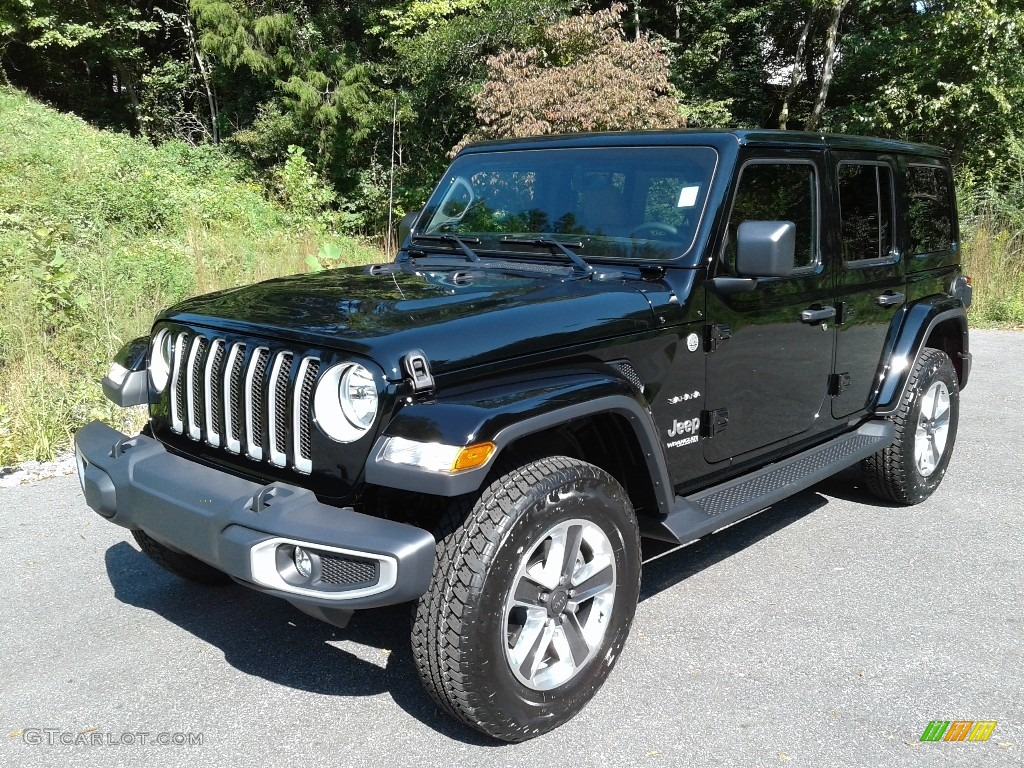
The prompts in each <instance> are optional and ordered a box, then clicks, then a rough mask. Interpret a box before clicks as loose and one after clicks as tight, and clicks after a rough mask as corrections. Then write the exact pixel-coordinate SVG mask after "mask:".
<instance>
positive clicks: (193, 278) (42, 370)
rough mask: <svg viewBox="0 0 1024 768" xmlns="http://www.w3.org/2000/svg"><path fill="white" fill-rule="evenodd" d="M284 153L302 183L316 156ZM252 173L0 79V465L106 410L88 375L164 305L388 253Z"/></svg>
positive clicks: (62, 440)
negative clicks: (105, 126)
mask: <svg viewBox="0 0 1024 768" xmlns="http://www.w3.org/2000/svg"><path fill="white" fill-rule="evenodd" d="M290 168H291V170H289V171H288V172H287V173H285V176H286V177H287V178H285V179H284V180H283V183H284V184H285V185H286V186H289V187H290V188H292V191H291V192H290V194H291V195H292V197H294V198H297V199H304V198H303V193H302V189H303V188H304V186H305V182H306V180H307V179H308V178H309V169H308V168H304V167H303V166H302V165H301V163H300V164H298V165H296V161H295V160H294V159H293V160H292V161H291V163H290ZM246 173H247V169H246V167H245V166H244V165H242V164H240V163H238V162H237V161H232V160H229V159H226V158H225V157H224V154H223V153H222V152H219V151H217V150H216V148H211V147H192V146H189V145H188V144H185V143H182V142H180V141H170V142H165V143H164V144H162V145H161V146H159V147H153V146H151V145H150V144H148V143H147V142H145V141H143V140H141V139H133V138H130V137H128V136H124V135H119V134H115V133H112V132H110V131H101V130H96V129H95V128H91V127H89V126H88V125H87V124H85V123H84V122H83V121H82V120H80V119H78V118H75V117H72V116H69V115H62V114H59V113H57V112H55V111H54V110H52V109H48V108H46V107H44V106H42V105H41V104H39V103H38V102H36V101H33V100H32V99H29V98H28V97H26V96H25V95H24V94H20V93H17V92H15V91H12V90H11V89H9V88H7V87H4V86H0V466H3V465H5V464H8V463H10V462H11V461H12V460H16V459H29V458H45V457H49V456H51V455H52V454H53V452H54V450H55V449H57V448H59V447H60V446H62V445H65V444H66V442H67V439H68V437H69V435H70V434H71V433H72V432H73V431H74V430H75V429H76V428H77V427H78V426H79V425H81V424H83V423H85V421H87V420H89V419H90V418H97V417H104V418H108V419H112V418H114V411H113V410H112V409H111V406H110V404H109V403H107V402H106V401H105V400H104V399H103V395H102V392H101V391H100V388H99V387H98V386H97V384H96V383H97V382H98V381H99V378H100V376H102V374H103V373H104V372H105V371H106V368H107V366H108V365H109V364H110V359H111V357H112V356H113V355H114V353H116V352H117V350H118V348H119V347H120V346H121V344H122V343H124V342H125V341H127V340H128V339H131V338H134V337H135V336H138V335H139V334H141V333H145V332H146V331H147V330H148V328H149V325H150V323H151V322H152V320H153V316H154V315H155V314H156V312H157V311H158V310H159V309H161V308H162V307H165V306H167V305H169V304H172V303H173V302H175V301H176V300H178V299H180V298H182V297H184V296H186V295H192V294H195V293H200V292H206V291H211V290H215V289H219V288H223V287H227V286H232V285H242V284H245V283H250V282H253V281H254V280H259V279H263V278H267V277H274V276H278V275H284V274H292V273H295V272H301V271H303V270H304V269H306V268H308V267H309V266H312V267H314V268H316V267H318V266H319V265H320V263H321V262H327V263H332V264H337V263H345V262H350V263H354V262H359V261H362V262H365V261H368V260H370V259H380V258H381V257H382V254H380V253H379V252H377V251H374V250H372V249H369V248H367V247H365V246H363V245H361V244H360V243H358V242H356V241H353V240H351V239H348V238H341V237H337V236H332V235H331V234H330V233H329V232H328V227H327V225H326V224H325V223H324V222H323V220H322V218H321V217H320V216H319V215H318V216H309V215H308V214H306V213H303V212H302V211H300V210H295V209H293V208H290V207H282V206H279V205H276V204H274V203H272V202H269V201H267V199H266V197H265V195H264V194H263V191H262V190H261V189H260V188H259V187H258V186H257V185H255V184H253V183H252V182H250V181H246V179H245V176H246ZM290 176H298V177H299V180H298V182H296V181H295V180H294V179H292V178H290ZM295 188H298V191H296V189H295Z"/></svg>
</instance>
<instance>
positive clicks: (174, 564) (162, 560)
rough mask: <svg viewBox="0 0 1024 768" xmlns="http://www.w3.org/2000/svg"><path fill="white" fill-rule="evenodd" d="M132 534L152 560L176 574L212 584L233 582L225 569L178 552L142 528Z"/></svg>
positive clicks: (218, 584)
mask: <svg viewBox="0 0 1024 768" xmlns="http://www.w3.org/2000/svg"><path fill="white" fill-rule="evenodd" d="M132 536H134V537H135V541H137V542H138V544H139V546H140V547H141V548H142V551H143V552H145V553H146V555H148V556H149V559H150V560H152V561H153V562H154V563H156V564H157V565H159V566H160V567H161V568H163V569H164V570H165V571H170V572H171V573H173V574H174V575H175V576H180V577H181V578H183V579H188V580H189V581H195V582H198V583H200V584H207V585H210V586H220V585H222V584H230V583H231V577H230V576H228V575H227V574H226V573H224V572H223V571H218V570H217V569H216V568H214V567H213V566H212V565H207V564H206V563H204V562H203V561H202V560H197V559H196V558H194V557H192V555H186V554H185V553H184V552H178V551H177V550H174V549H171V548H170V547H167V546H165V545H163V544H161V543H160V542H159V541H157V540H156V539H154V538H153V537H152V536H150V535H149V534H148V533H146V532H145V531H143V530H141V529H138V528H136V529H134V530H133V531H132Z"/></svg>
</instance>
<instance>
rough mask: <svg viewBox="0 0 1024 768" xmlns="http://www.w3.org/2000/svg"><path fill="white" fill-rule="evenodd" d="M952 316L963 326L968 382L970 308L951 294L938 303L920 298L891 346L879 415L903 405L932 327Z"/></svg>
mask: <svg viewBox="0 0 1024 768" xmlns="http://www.w3.org/2000/svg"><path fill="white" fill-rule="evenodd" d="M950 320H953V321H955V322H957V324H958V325H959V328H960V333H961V336H962V342H961V343H962V346H963V375H962V377H961V381H960V385H961V387H963V386H964V385H966V384H967V376H968V373H969V372H970V359H971V356H970V351H969V347H968V330H967V310H966V309H965V308H964V306H963V304H962V303H961V302H960V301H959V300H958V299H953V298H951V297H943V299H942V300H938V301H935V302H934V303H933V302H929V301H922V302H918V303H917V304H914V305H913V306H911V307H909V308H908V309H907V312H906V314H905V316H904V319H903V322H902V324H901V326H900V329H899V332H898V333H897V335H896V338H895V340H894V341H893V343H892V345H891V346H890V347H889V349H888V350H887V354H886V361H887V362H886V364H885V367H884V368H883V370H882V375H881V377H880V383H879V386H878V389H877V390H876V394H875V397H874V412H875V413H876V414H877V415H879V416H886V415H889V414H891V413H893V412H895V411H896V409H897V408H899V404H900V401H901V400H902V399H903V394H904V392H905V391H906V388H907V384H908V382H909V381H910V374H911V372H912V371H913V370H914V367H915V366H916V365H917V359H918V357H920V355H921V351H922V350H923V349H924V348H925V344H927V342H928V339H929V338H930V337H931V335H932V331H934V330H935V328H936V327H937V326H938V325H939V324H940V323H945V322H948V321H950Z"/></svg>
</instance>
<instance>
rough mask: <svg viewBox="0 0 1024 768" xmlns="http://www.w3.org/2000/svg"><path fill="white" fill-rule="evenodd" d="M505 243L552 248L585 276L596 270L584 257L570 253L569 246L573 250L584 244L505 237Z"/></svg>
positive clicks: (547, 239)
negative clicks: (565, 257)
mask: <svg viewBox="0 0 1024 768" xmlns="http://www.w3.org/2000/svg"><path fill="white" fill-rule="evenodd" d="M501 242H503V243H511V244H512V245H536V246H538V247H541V248H550V249H551V252H552V253H556V252H558V253H562V254H564V255H565V256H567V257H568V258H569V261H571V262H572V263H573V266H574V267H576V268H577V269H580V270H581V271H583V272H584V273H585V274H588V275H592V274H593V273H594V268H593V267H592V266H590V265H589V264H588V263H587V262H586V261H584V259H583V257H581V256H580V255H579V254H578V253H574V252H573V251H570V250H569V248H568V247H567V246H570V245H571V246H572V247H573V248H582V247H583V243H560V242H558V241H557V240H554V239H552V238H550V237H503V238H502V239H501Z"/></svg>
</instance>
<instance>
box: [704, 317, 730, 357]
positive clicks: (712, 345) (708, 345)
mask: <svg viewBox="0 0 1024 768" xmlns="http://www.w3.org/2000/svg"><path fill="white" fill-rule="evenodd" d="M731 338H732V328H731V327H729V326H728V325H717V324H716V325H709V326H707V327H706V328H705V329H704V349H705V350H706V351H708V352H714V351H715V350H716V349H718V346H719V345H720V344H721V343H722V342H723V341H728V340H729V339H731Z"/></svg>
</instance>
